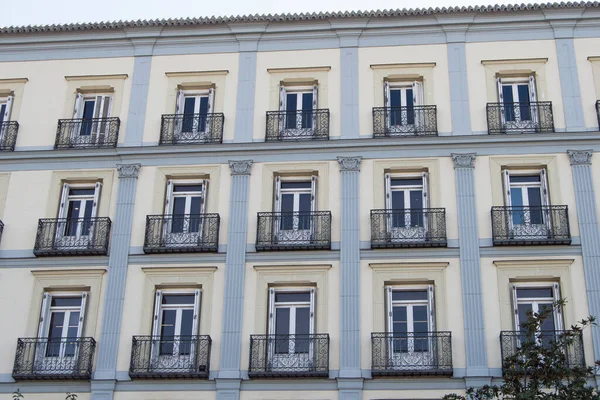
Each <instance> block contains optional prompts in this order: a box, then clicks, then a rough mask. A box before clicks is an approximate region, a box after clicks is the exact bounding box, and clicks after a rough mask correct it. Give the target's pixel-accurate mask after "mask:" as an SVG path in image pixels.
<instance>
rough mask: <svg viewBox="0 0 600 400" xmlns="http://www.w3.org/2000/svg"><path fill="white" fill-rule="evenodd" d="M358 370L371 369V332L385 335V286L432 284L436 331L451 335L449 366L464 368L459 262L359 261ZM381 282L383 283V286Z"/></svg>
mask: <svg viewBox="0 0 600 400" xmlns="http://www.w3.org/2000/svg"><path fill="white" fill-rule="evenodd" d="M360 268H361V274H360V281H361V286H360V299H361V300H360V301H361V304H360V314H361V321H360V323H361V330H360V331H361V368H362V369H366V370H368V369H370V368H371V357H372V355H371V333H372V332H385V331H386V327H385V306H384V304H382V299H384V296H383V293H384V287H383V286H384V284H385V283H394V284H415V283H427V282H432V281H433V283H434V289H435V292H434V296H435V308H436V330H437V331H450V332H452V365H453V367H454V368H465V367H466V361H465V343H464V324H463V307H462V297H461V296H457V295H456V294H457V293H461V280H460V279H461V278H460V263H459V260H458V259H435V258H429V259H406V260H404V259H403V260H401V261H400V260H398V261H395V260H394V261H389V262H388V261H386V262H384V263H382V262H381V261H380V260H379V261H376V260H361V263H360ZM382 280H383V282H384V284H381V283H382Z"/></svg>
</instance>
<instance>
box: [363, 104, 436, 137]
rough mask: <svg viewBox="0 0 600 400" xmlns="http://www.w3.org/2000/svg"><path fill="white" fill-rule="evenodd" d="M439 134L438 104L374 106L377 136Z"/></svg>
mask: <svg viewBox="0 0 600 400" xmlns="http://www.w3.org/2000/svg"><path fill="white" fill-rule="evenodd" d="M437 134H438V130H437V106H412V107H374V108H373V137H375V138H383V137H399V136H437Z"/></svg>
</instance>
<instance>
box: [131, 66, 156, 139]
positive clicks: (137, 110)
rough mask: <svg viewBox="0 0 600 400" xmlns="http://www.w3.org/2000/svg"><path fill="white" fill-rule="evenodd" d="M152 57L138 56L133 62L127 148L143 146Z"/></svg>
mask: <svg viewBox="0 0 600 400" xmlns="http://www.w3.org/2000/svg"><path fill="white" fill-rule="evenodd" d="M151 66H152V56H149V55H147V56H137V57H135V59H134V61H133V76H132V78H131V79H132V82H131V96H130V98H129V112H128V114H127V127H126V129H125V139H124V145H125V146H141V145H142V142H143V141H144V123H145V121H146V103H147V101H148V87H149V85H150V68H151Z"/></svg>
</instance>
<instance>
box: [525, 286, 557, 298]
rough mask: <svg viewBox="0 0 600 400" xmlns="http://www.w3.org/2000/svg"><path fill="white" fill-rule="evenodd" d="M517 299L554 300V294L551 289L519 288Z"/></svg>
mask: <svg viewBox="0 0 600 400" xmlns="http://www.w3.org/2000/svg"><path fill="white" fill-rule="evenodd" d="M517 298H519V299H530V298H554V293H553V290H552V288H550V287H541V288H517Z"/></svg>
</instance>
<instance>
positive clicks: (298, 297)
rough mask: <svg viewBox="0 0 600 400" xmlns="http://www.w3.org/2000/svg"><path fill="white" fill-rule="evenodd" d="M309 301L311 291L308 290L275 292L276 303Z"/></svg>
mask: <svg viewBox="0 0 600 400" xmlns="http://www.w3.org/2000/svg"><path fill="white" fill-rule="evenodd" d="M309 301H310V293H308V292H299V293H298V292H296V293H294V292H291V293H290V292H275V302H276V303H301V302H309Z"/></svg>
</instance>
